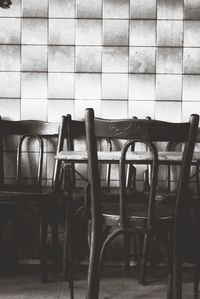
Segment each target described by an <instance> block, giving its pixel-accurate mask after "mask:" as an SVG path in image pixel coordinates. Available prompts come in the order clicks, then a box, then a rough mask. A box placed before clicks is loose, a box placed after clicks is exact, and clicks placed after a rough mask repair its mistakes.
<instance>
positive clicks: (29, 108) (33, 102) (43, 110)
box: [21, 99, 47, 121]
mask: <svg viewBox="0 0 200 299" xmlns="http://www.w3.org/2000/svg"><path fill="white" fill-rule="evenodd" d="M21 119H36V120H43V121H47V100H44V99H22V100H21Z"/></svg>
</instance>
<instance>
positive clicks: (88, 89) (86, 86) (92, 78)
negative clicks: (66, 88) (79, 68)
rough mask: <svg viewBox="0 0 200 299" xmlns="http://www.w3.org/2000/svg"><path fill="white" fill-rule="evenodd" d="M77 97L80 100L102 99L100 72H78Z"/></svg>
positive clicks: (76, 79) (76, 78) (76, 81)
mask: <svg viewBox="0 0 200 299" xmlns="http://www.w3.org/2000/svg"><path fill="white" fill-rule="evenodd" d="M75 98H76V99H80V100H84V99H85V100H89V99H90V100H99V99H101V75H100V74H87V73H85V74H76V77H75Z"/></svg>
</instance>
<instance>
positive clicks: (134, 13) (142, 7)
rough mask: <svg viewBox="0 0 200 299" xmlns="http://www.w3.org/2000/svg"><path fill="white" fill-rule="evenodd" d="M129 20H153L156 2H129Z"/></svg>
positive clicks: (144, 0) (143, 0)
mask: <svg viewBox="0 0 200 299" xmlns="http://www.w3.org/2000/svg"><path fill="white" fill-rule="evenodd" d="M130 17H131V19H155V18H156V0H148V1H146V0H130Z"/></svg>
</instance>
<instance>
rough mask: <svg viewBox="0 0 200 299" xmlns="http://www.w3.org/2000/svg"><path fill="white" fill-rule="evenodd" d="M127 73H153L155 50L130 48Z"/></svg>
mask: <svg viewBox="0 0 200 299" xmlns="http://www.w3.org/2000/svg"><path fill="white" fill-rule="evenodd" d="M129 71H130V72H131V73H154V72H155V48H154V47H130V49H129Z"/></svg>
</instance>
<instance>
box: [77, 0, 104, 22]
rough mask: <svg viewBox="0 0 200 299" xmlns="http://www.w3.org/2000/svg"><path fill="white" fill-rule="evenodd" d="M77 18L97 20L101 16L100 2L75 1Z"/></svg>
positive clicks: (96, 0)
mask: <svg viewBox="0 0 200 299" xmlns="http://www.w3.org/2000/svg"><path fill="white" fill-rule="evenodd" d="M76 16H77V18H86V19H87V18H92V19H97V18H101V16H102V0H85V1H82V0H77V2H76Z"/></svg>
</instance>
